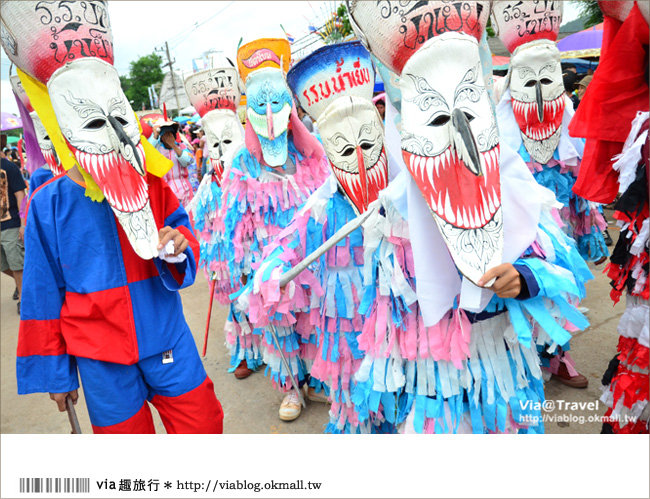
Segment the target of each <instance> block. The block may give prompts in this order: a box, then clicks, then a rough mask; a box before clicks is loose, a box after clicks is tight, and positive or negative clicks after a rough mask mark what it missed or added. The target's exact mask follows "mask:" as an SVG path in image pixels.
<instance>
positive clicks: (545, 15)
mask: <svg viewBox="0 0 650 499" xmlns="http://www.w3.org/2000/svg"><path fill="white" fill-rule="evenodd" d="M562 4H563V2H559V1H551V2H509V1H505V0H495V1H494V4H493V6H492V20H493V24H494V29H495V32H496V34H497V36H498V37H499V39H500V40H501V41H502V42H503V44H504V45H505V46H506V48H507V49H508V51H509V52H510V53H514V51H515V50H516V49H517V48H518V47H520V46H522V45H524V44H526V43H529V42H532V41H534V40H549V41H551V42H555V41H556V40H557V37H558V34H559V33H560V24H561V23H562V9H563V6H562Z"/></svg>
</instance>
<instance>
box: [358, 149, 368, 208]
mask: <svg viewBox="0 0 650 499" xmlns="http://www.w3.org/2000/svg"><path fill="white" fill-rule="evenodd" d="M357 164H358V165H359V181H360V184H361V202H362V203H363V211H365V210H366V209H367V208H368V177H367V176H366V163H365V161H364V159H363V151H362V150H361V146H357Z"/></svg>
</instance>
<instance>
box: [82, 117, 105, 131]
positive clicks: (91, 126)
mask: <svg viewBox="0 0 650 499" xmlns="http://www.w3.org/2000/svg"><path fill="white" fill-rule="evenodd" d="M104 125H106V120H104V119H101V118H97V119H96V120H92V121H91V122H90V123H88V124H87V125H86V126H85V127H84V128H86V129H88V130H99V129H100V128H103V127H104Z"/></svg>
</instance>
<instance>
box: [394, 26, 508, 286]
mask: <svg viewBox="0 0 650 499" xmlns="http://www.w3.org/2000/svg"><path fill="white" fill-rule="evenodd" d="M400 90H401V93H402V151H403V156H404V162H405V164H406V166H407V168H408V170H409V172H410V173H411V175H412V177H413V179H414V180H415V182H416V184H417V186H418V188H419V189H420V191H421V193H422V195H423V196H424V199H425V202H426V203H427V204H428V206H429V208H430V209H431V211H432V212H433V216H434V219H435V221H436V223H437V224H438V227H439V228H440V232H441V234H442V236H443V239H444V240H445V243H446V244H447V247H448V248H449V251H450V253H451V255H452V257H453V259H454V262H455V263H456V266H457V267H458V269H459V270H460V271H461V272H462V273H463V274H464V275H465V276H467V277H468V278H469V279H470V280H472V281H473V282H475V283H476V282H478V280H479V278H480V277H481V276H482V275H483V274H484V273H485V272H486V271H487V270H488V269H490V268H492V267H494V266H495V265H498V264H499V263H501V257H502V250H503V217H502V212H501V183H500V175H499V135H498V131H497V126H496V118H495V115H494V112H493V110H492V106H491V104H490V99H489V95H488V93H487V90H486V88H485V86H484V80H483V74H482V71H481V65H480V57H479V50H478V43H477V42H476V39H475V38H473V37H471V36H468V35H464V34H455V33H445V34H442V35H440V36H438V37H435V38H433V39H431V40H429V41H428V42H426V43H425V44H424V45H423V46H422V48H420V50H419V51H418V52H417V53H415V54H414V55H413V56H411V58H410V59H409V61H408V62H407V63H406V64H405V66H404V68H403V70H402V74H401V78H400Z"/></svg>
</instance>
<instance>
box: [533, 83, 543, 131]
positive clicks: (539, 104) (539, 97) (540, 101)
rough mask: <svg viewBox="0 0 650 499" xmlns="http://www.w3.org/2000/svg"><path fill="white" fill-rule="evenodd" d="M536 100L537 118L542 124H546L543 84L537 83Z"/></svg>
mask: <svg viewBox="0 0 650 499" xmlns="http://www.w3.org/2000/svg"><path fill="white" fill-rule="evenodd" d="M535 98H536V100H537V118H539V122H540V123H544V99H543V97H542V84H541V82H539V81H538V82H537V83H535Z"/></svg>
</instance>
